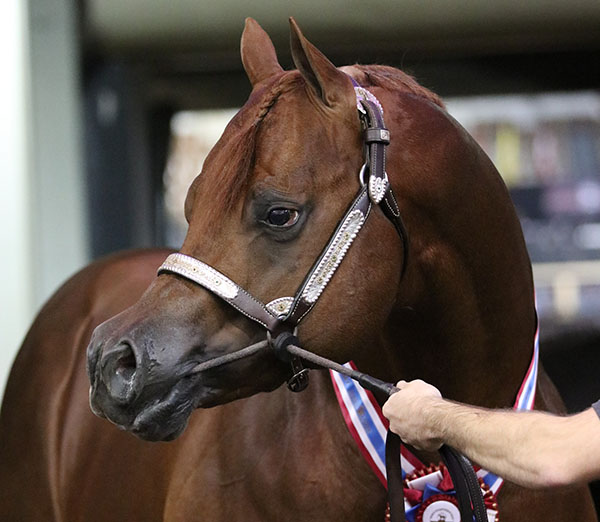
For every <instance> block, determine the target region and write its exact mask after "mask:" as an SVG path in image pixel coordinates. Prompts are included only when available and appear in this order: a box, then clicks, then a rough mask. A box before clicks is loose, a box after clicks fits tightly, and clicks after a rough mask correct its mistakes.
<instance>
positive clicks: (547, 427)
mask: <svg viewBox="0 0 600 522" xmlns="http://www.w3.org/2000/svg"><path fill="white" fill-rule="evenodd" d="M397 387H398V388H400V391H399V392H398V393H395V394H394V395H392V396H391V397H390V399H388V401H387V402H386V404H385V405H384V407H383V414H384V415H385V416H386V417H387V418H388V419H389V420H390V428H391V430H392V431H393V432H395V433H397V434H398V435H400V437H401V438H402V440H404V442H406V443H407V444H411V445H412V446H414V447H416V448H420V449H426V450H435V449H438V448H439V447H440V445H441V444H447V445H449V446H452V447H453V448H455V449H457V450H458V451H460V452H461V453H463V454H465V455H466V456H467V457H468V458H469V459H471V460H472V461H473V462H476V463H477V464H479V465H480V466H482V467H483V468H485V469H487V470H489V471H492V472H494V473H496V474H498V475H500V476H502V477H504V478H505V479H507V480H510V481H512V482H515V483H517V484H520V485H522V486H527V487H538V488H539V487H552V486H562V485H567V484H572V483H576V482H585V481H589V480H592V479H594V478H600V419H599V418H598V415H597V414H596V412H595V411H594V410H593V409H592V408H589V409H588V410H586V411H584V412H582V413H579V414H576V415H571V416H558V415H552V414H549V413H543V412H516V411H513V410H488V409H483V408H476V407H472V406H467V405H464V404H459V403H456V402H452V401H448V400H445V399H443V398H442V397H441V396H440V393H439V391H438V390H437V389H436V388H434V387H433V386H430V385H429V384H427V383H425V382H423V381H412V382H410V383H406V382H404V381H400V382H399V383H398V384H397Z"/></svg>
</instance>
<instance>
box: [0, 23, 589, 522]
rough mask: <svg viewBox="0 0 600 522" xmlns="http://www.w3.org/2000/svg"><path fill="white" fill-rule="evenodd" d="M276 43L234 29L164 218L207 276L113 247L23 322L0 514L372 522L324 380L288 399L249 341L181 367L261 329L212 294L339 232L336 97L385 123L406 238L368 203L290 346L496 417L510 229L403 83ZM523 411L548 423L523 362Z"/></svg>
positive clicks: (373, 493)
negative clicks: (240, 95) (243, 97)
mask: <svg viewBox="0 0 600 522" xmlns="http://www.w3.org/2000/svg"><path fill="white" fill-rule="evenodd" d="M291 42H292V55H293V59H294V63H295V64H296V66H297V70H293V71H284V70H282V68H281V67H280V65H279V63H278V61H277V58H276V55H275V50H274V48H273V45H272V43H271V41H270V40H269V38H268V36H267V35H266V34H265V33H264V31H263V30H262V29H261V28H260V27H259V26H258V24H256V22H254V21H252V20H248V21H247V23H246V28H245V30H244V34H243V37H242V43H241V53H242V61H243V64H244V68H245V70H246V72H247V74H248V77H249V79H250V81H251V83H252V86H253V90H252V93H251V95H250V98H249V100H248V102H247V103H246V104H245V105H244V107H243V108H242V109H241V110H240V112H239V113H238V114H237V115H236V116H235V117H234V119H233V120H232V121H231V122H230V124H229V125H228V126H227V128H226V130H225V132H224V134H223V136H222V137H221V139H220V140H219V142H218V143H217V145H216V146H215V147H214V148H213V150H212V151H211V153H210V155H209V157H208V158H207V160H206V161H205V164H204V166H203V169H202V172H201V174H200V175H199V176H198V177H197V178H196V180H195V181H194V182H193V184H192V186H191V187H190V189H189V192H188V196H187V200H186V204H185V211H186V217H187V220H188V222H189V230H188V233H187V236H186V239H185V241H184V244H183V246H182V248H181V253H182V254H183V255H185V256H187V258H190V259H195V260H197V261H198V262H199V263H201V264H199V265H197V266H199V267H200V268H201V269H202V270H204V268H205V267H208V268H210V267H212V269H214V272H210V271H208V272H207V274H204V275H203V276H202V277H203V278H204V279H202V281H203V282H204V283H205V284H204V286H203V285H199V284H197V283H196V282H194V281H193V280H191V279H190V278H188V277H183V276H181V275H178V274H176V273H174V272H173V271H168V270H167V271H164V270H163V271H161V273H160V275H158V276H156V270H157V268H158V267H159V266H160V265H161V263H162V262H163V261H164V259H165V258H166V257H167V255H168V254H169V252H166V251H142V252H133V253H126V254H121V255H118V256H116V257H111V258H108V259H105V260H103V261H99V262H97V263H95V264H93V265H91V266H90V267H88V268H86V269H84V270H83V271H82V272H80V273H79V274H77V275H76V276H74V277H73V278H72V279H71V280H70V281H69V282H67V283H66V285H65V286H64V287H63V288H61V289H60V290H59V291H58V292H57V294H56V295H55V296H54V297H53V298H52V299H51V300H50V301H49V302H48V304H47V305H46V306H45V307H44V309H43V310H42V311H41V313H40V314H39V316H38V318H37V319H36V321H35V323H34V325H33V326H32V328H31V330H30V332H29V334H28V335H27V338H26V340H25V342H24V345H23V347H22V349H21V351H20V353H19V355H18V357H17V360H16V361H15V365H14V368H13V371H12V374H11V376H10V379H9V382H8V385H7V390H6V396H5V401H4V404H3V408H2V416H1V419H0V442H1V444H0V463H1V466H0V491H2V495H1V498H0V519H2V520H11V521H19V520H23V521H38V520H39V521H42V520H43V521H68V522H75V521H85V522H96V521H98V522H100V521H108V520H110V521H124V520H137V521H148V522H151V521H169V522H174V521H193V520H202V521H210V522H220V521H223V522H225V521H231V520H248V521H257V522H258V521H261V522H269V521H273V522H274V521H283V520H285V521H296V520H297V521H305V520H318V521H324V522H326V521H339V520H346V521H348V522H354V521H356V522H358V521H378V520H383V519H384V514H385V509H386V491H385V488H384V487H383V486H382V484H381V483H380V481H379V479H378V478H377V477H376V476H375V474H374V473H373V472H372V470H371V469H370V467H369V466H368V465H367V463H366V462H365V460H364V459H363V456H362V454H361V451H360V450H359V449H358V448H357V446H356V444H355V442H354V440H353V438H352V436H351V434H350V433H349V432H348V429H347V427H346V424H345V422H344V418H343V415H342V413H341V412H340V407H339V405H338V402H337V399H336V396H335V393H334V390H333V388H332V385H331V381H330V377H329V375H328V374H327V373H326V372H322V371H313V372H312V373H311V378H310V385H309V386H308V388H307V389H306V390H305V391H303V392H302V393H299V394H293V393H291V392H289V391H288V390H287V388H286V387H285V386H282V384H283V383H284V382H285V381H286V380H287V379H288V378H289V376H290V366H289V364H288V363H286V362H285V361H282V360H280V359H279V358H278V357H277V356H276V355H275V354H274V353H273V352H272V351H271V350H269V349H265V350H261V351H258V352H257V353H255V354H253V355H251V356H249V357H247V358H244V359H240V360H238V361H234V362H231V363H230V364H228V365H224V366H219V367H216V368H213V369H209V370H206V371H203V372H198V371H195V369H196V368H198V365H199V364H202V363H203V362H206V361H209V360H212V359H214V358H216V357H220V356H223V355H227V354H232V353H234V352H236V351H238V350H240V349H242V348H244V347H246V346H248V345H252V344H254V343H256V342H259V341H262V340H264V339H265V336H266V332H265V327H264V326H263V325H261V324H260V323H259V322H257V321H256V320H253V319H251V318H249V317H247V315H245V314H244V313H241V312H244V310H245V309H244V307H242V308H241V311H240V310H238V309H236V308H235V307H233V306H231V303H230V302H227V300H226V299H223V295H222V294H220V293H219V292H221V293H222V290H216V288H217V286H219V285H221V284H223V283H225V284H226V285H228V284H229V283H232V284H234V288H239V289H245V290H247V291H248V295H251V296H253V297H254V298H256V302H257V303H258V304H259V305H260V303H270V302H272V301H273V300H274V299H276V298H280V297H282V296H294V295H296V291H297V289H298V288H300V287H302V285H303V281H305V277H306V275H307V274H308V273H310V272H311V267H314V266H315V260H319V259H322V257H321V254H322V253H323V250H324V248H325V246H326V245H328V243H329V242H330V240H331V238H332V235H333V236H334V238H335V237H337V236H336V234H337V232H336V233H335V234H334V231H336V230H338V228H336V227H338V224H339V223H340V222H341V221H342V220H343V219H345V218H344V216H346V215H347V211H348V206H349V205H350V203H351V202H352V201H353V199H354V198H355V197H356V194H357V192H358V191H360V190H361V189H360V187H361V181H360V179H359V172H360V171H361V167H362V165H363V163H364V162H365V156H364V150H363V135H362V129H361V119H360V118H359V116H358V111H357V97H356V89H355V87H356V85H358V86H360V87H361V88H363V89H366V90H368V92H369V93H371V94H372V95H373V96H374V98H376V99H377V100H378V102H380V104H381V106H382V108H383V111H384V114H385V122H386V124H387V128H388V129H389V131H390V135H391V142H390V145H389V147H388V150H387V158H386V162H385V171H386V172H387V176H388V177H389V183H390V185H391V187H392V189H393V193H394V194H395V199H396V200H397V208H398V209H399V210H400V213H401V216H402V220H403V223H404V227H405V230H406V232H407V234H408V238H409V240H408V242H406V241H405V240H403V238H402V237H401V235H399V234H398V233H397V229H396V227H394V226H393V223H391V222H390V219H389V218H388V216H387V215H386V213H385V212H384V210H385V209H383V208H382V207H381V205H376V204H373V205H372V208H370V210H369V213H368V219H365V220H364V223H363V224H362V229H361V231H360V234H356V237H355V238H353V242H352V245H351V248H349V249H348V250H347V252H345V257H344V258H343V261H341V262H340V263H337V262H335V263H334V264H336V269H335V273H333V271H329V272H326V274H325V275H326V276H327V275H328V276H331V277H330V279H331V280H330V281H329V284H328V285H327V287H326V288H324V289H323V288H322V289H321V290H322V292H321V294H320V295H319V296H318V301H316V302H315V303H314V308H313V309H312V310H311V312H310V313H309V314H307V315H306V316H305V317H303V318H302V320H301V321H299V322H298V328H297V336H298V338H299V339H300V341H301V343H302V345H303V346H304V347H305V348H307V349H309V350H311V351H312V352H315V353H317V354H320V355H322V356H326V357H328V358H332V359H334V360H337V361H339V362H345V361H348V360H353V361H354V363H355V364H356V365H357V366H358V368H360V369H361V370H362V371H364V372H367V373H369V374H371V375H374V376H376V377H378V378H380V379H382V380H384V381H389V382H394V381H395V380H398V379H400V378H404V379H413V378H424V379H426V380H427V381H429V382H432V383H433V384H435V385H436V386H437V387H438V388H440V390H441V391H442V393H443V394H444V395H445V396H446V397H449V398H451V399H455V400H459V401H463V402H468V403H471V404H477V405H481V406H487V407H510V406H512V404H513V402H514V399H515V396H516V394H517V392H518V390H519V388H520V386H521V383H522V380H523V377H524V375H525V374H526V372H527V369H528V367H529V365H530V362H531V357H532V349H533V344H534V336H535V331H536V316H535V307H534V302H533V285H532V276H531V267H530V262H529V258H528V255H527V251H526V248H525V244H524V241H523V236H522V233H521V230H520V225H519V222H518V219H517V217H516V215H515V211H514V208H513V206H512V204H511V201H510V198H509V196H508V193H507V191H506V188H505V186H504V185H503V183H502V181H501V179H500V177H499V175H498V173H497V172H496V170H495V168H494V167H493V165H492V164H491V162H490V161H489V159H488V158H487V157H486V156H485V154H484V153H483V152H482V151H481V149H480V148H479V147H478V146H477V145H476V144H475V142H474V141H473V140H472V139H471V137H470V136H469V135H468V134H467V133H466V132H465V131H464V129H462V128H461V127H460V125H458V124H457V123H456V122H455V121H454V120H453V119H452V118H451V117H450V116H448V114H447V113H446V112H445V110H444V107H443V104H442V102H441V101H440V100H439V99H438V97H437V96H435V95H434V94H432V93H431V92H429V91H427V90H426V89H424V88H423V87H421V86H419V85H418V84H417V83H416V82H415V81H414V80H413V79H412V78H410V77H409V76H407V75H405V74H404V73H402V72H401V71H399V70H397V69H393V68H389V67H383V66H351V67H344V68H341V69H337V68H336V67H334V66H333V65H332V64H331V62H329V60H327V58H326V57H325V56H324V55H323V54H322V53H321V52H320V51H318V50H317V49H316V48H315V47H314V46H313V45H312V44H310V42H308V41H307V40H306V38H305V37H304V36H303V35H302V33H301V32H300V30H299V29H298V27H297V25H296V24H295V23H294V22H293V21H292V23H291ZM369 161H375V159H374V158H369ZM408 244H409V245H410V248H409V249H408V250H407V245H408ZM327 252H329V250H327ZM327 252H325V254H326V253H327ZM328 270H329V269H328ZM211 278H212V279H211ZM207 281H208V283H207ZM211 285H212V286H213V288H212V289H211V288H208V289H207V288H206V286H211ZM236 285H239V287H238V286H236ZM228 295H229V294H228ZM231 295H233V294H231ZM98 325H100V326H98ZM92 332H93V335H92ZM90 337H91V340H90ZM86 346H87V347H88V348H87V357H86ZM86 359H87V360H86ZM86 364H87V368H88V372H89V376H90V381H91V389H90V397H89V402H90V404H91V407H92V409H93V411H94V412H95V413H96V414H97V416H98V417H97V416H94V415H93V414H92V413H91V411H90V408H89V405H88V385H89V384H90V382H88V378H87V377H86V370H85V368H86ZM535 406H536V408H538V409H548V410H551V411H560V409H561V401H560V398H559V397H558V394H557V393H556V391H555V389H554V387H553V385H552V384H551V382H550V381H549V379H548V378H547V376H546V375H545V373H544V371H543V369H540V372H539V379H538V383H537V395H536V399H535ZM198 408H201V410H200V411H197V412H194V410H196V409H198ZM99 417H105V418H106V419H108V421H110V422H107V421H106V420H103V419H101V418H99ZM111 423H112V424H111ZM115 425H116V426H115ZM117 428H120V429H117ZM128 432H132V433H134V434H135V435H137V437H134V436H132V435H131V434H130V433H128ZM172 439H176V440H172ZM152 441H170V442H168V443H167V442H164V443H158V444H157V443H155V442H152ZM417 455H418V456H419V457H420V458H421V460H423V461H424V462H437V461H438V460H439V456H437V455H428V454H421V453H418V452H417ZM498 502H499V506H500V507H499V510H500V519H501V520H502V521H506V522H514V521H522V520H528V521H531V522H542V521H547V520H557V521H570V520H578V521H584V522H588V521H594V520H596V516H595V514H594V510H593V506H592V503H591V499H590V496H589V492H588V491H587V489H586V488H584V487H580V488H573V489H570V490H568V491H563V490H555V491H527V490H524V489H522V488H519V487H517V486H515V485H513V484H509V483H507V484H505V485H504V487H503V488H502V489H501V490H500V493H499V495H498Z"/></svg>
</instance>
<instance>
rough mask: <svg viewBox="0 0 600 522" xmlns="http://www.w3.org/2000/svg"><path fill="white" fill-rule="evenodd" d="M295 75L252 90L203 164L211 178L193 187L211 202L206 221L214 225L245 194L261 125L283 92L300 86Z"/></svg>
mask: <svg viewBox="0 0 600 522" xmlns="http://www.w3.org/2000/svg"><path fill="white" fill-rule="evenodd" d="M295 72H296V71H291V72H289V73H285V74H282V75H280V76H278V77H277V78H276V79H274V81H272V82H271V83H269V84H267V85H266V86H264V87H263V88H261V89H259V90H258V91H253V93H252V94H251V95H250V98H249V100H248V101H247V102H246V104H245V105H244V107H242V109H241V110H240V112H238V114H236V116H234V118H233V119H232V120H231V122H230V123H229V124H228V125H227V127H226V129H225V132H224V133H223V136H222V138H221V139H220V140H219V142H218V143H217V144H216V145H215V147H214V148H213V149H212V150H211V152H210V153H209V156H208V157H207V160H206V164H207V165H210V170H211V174H210V177H208V176H207V175H206V174H205V173H203V174H202V175H200V176H199V177H198V178H197V182H195V183H194V185H195V186H194V188H193V190H197V191H202V192H204V193H205V194H206V195H207V201H210V209H207V210H208V212H209V214H210V216H206V217H208V221H211V222H214V219H211V218H216V217H218V216H221V215H224V214H225V213H227V212H230V211H231V210H232V209H233V207H234V206H235V204H236V203H237V202H238V201H239V198H240V197H241V195H242V194H244V193H245V190H246V188H247V184H248V182H249V180H250V178H251V173H252V171H253V166H254V162H255V153H256V143H257V139H258V134H259V130H260V128H261V124H262V122H263V121H264V119H265V117H266V116H267V114H269V112H270V110H271V109H272V107H273V106H274V105H275V103H276V102H277V101H278V100H279V98H280V97H281V96H282V95H283V94H284V93H286V92H289V91H291V90H293V89H294V88H295V87H297V86H299V85H301V81H300V76H299V75H298V74H295ZM213 230H214V228H213Z"/></svg>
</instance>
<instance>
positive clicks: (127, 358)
mask: <svg viewBox="0 0 600 522" xmlns="http://www.w3.org/2000/svg"><path fill="white" fill-rule="evenodd" d="M136 367H137V365H136V362H135V355H133V350H131V349H130V350H128V351H127V352H125V353H124V354H123V355H121V356H120V357H119V358H118V359H117V361H116V364H115V372H116V373H117V375H119V376H120V377H121V378H122V379H124V380H127V381H131V379H132V378H133V375H134V373H135V370H136Z"/></svg>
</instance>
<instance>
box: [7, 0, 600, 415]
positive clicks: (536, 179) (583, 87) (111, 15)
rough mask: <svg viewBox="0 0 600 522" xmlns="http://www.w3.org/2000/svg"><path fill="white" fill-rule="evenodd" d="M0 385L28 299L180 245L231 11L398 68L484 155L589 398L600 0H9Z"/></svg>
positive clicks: (599, 218) (233, 52)
mask: <svg viewBox="0 0 600 522" xmlns="http://www.w3.org/2000/svg"><path fill="white" fill-rule="evenodd" d="M0 14H1V16H0V41H1V42H2V49H3V52H2V54H1V56H0V65H1V70H3V71H4V73H3V80H2V82H1V83H0V92H1V93H2V96H0V103H1V105H2V117H1V118H0V128H1V139H0V158H1V159H0V161H1V162H2V168H1V169H0V173H1V176H2V178H1V179H2V182H1V190H0V219H1V223H2V226H1V227H0V230H1V234H2V236H1V238H0V239H1V241H0V244H1V245H2V254H3V255H2V261H1V268H2V270H1V271H0V272H1V277H2V304H1V305H0V306H1V309H0V393H1V390H2V389H3V386H4V382H5V378H6V375H7V374H8V370H9V367H10V364H11V362H12V359H13V357H14V355H15V353H16V350H17V349H18V346H19V344H20V342H21V340H22V338H23V336H24V334H25V332H26V330H27V328H28V325H29V324H30V322H31V321H32V319H33V317H34V316H35V313H36V312H37V310H38V309H39V307H40V306H41V304H42V303H43V302H44V301H45V300H46V299H47V298H48V297H49V296H50V295H51V293H52V292H53V291H54V290H56V288H58V286H59V285H60V284H61V283H62V282H63V281H64V280H65V279H66V278H67V277H69V276H70V275H71V274H72V273H74V272H75V271H76V270H78V269H79V268H80V267H82V266H84V265H85V264H86V263H88V262H89V261H91V260H93V259H96V258H98V257H99V256H103V255H106V254H108V253H111V252H114V251H117V250H122V249H126V248H133V247H146V246H151V245H169V246H173V247H178V246H179V244H180V242H181V239H182V237H183V234H184V232H185V224H184V222H183V220H182V208H183V203H182V201H183V197H184V194H185V191H186V188H187V185H188V184H189V182H190V180H191V179H192V178H193V177H194V176H195V175H196V174H197V173H198V172H199V171H200V168H201V165H202V161H203V159H204V157H205V155H206V152H207V151H208V150H209V149H210V147H211V146H212V144H213V143H214V142H215V141H216V139H217V138H218V136H219V134H220V132H221V131H222V129H223V127H224V125H225V123H226V122H227V121H228V119H229V118H230V117H231V116H232V114H234V112H235V110H236V108H238V107H240V106H241V105H242V104H243V103H244V101H245V99H246V97H247V95H248V93H249V90H250V86H249V83H248V81H247V79H246V77H245V75H244V73H243V70H242V66H241V62H240V59H239V51H238V49H239V38H240V35H241V32H242V28H243V24H244V18H245V17H246V16H252V17H254V18H255V19H257V20H258V21H259V23H261V24H262V25H263V27H264V28H265V29H266V30H267V31H268V32H269V33H270V35H271V36H272V38H273V40H274V43H275V45H276V47H277V49H278V52H279V56H280V61H281V63H282V64H283V65H284V67H287V68H290V67H292V64H291V59H290V54H289V46H288V38H289V36H288V34H289V33H288V22H287V19H288V16H290V15H293V16H294V17H296V20H297V21H298V22H299V24H300V26H301V27H302V29H303V31H304V33H305V34H306V35H307V37H308V38H309V39H310V40H311V41H313V43H315V44H316V45H317V46H318V47H319V48H320V49H321V50H322V51H323V52H325V54H326V55H327V56H328V57H329V58H330V59H331V60H332V61H333V62H334V63H336V64H337V65H344V64H351V63H355V62H360V63H373V62H377V63H384V64H389V65H394V66H398V67H401V68H403V69H404V70H405V71H407V72H409V73H410V74H412V75H414V76H415V77H416V78H417V79H418V81H419V82H421V83H422V84H423V85H425V86H427V87H429V88H431V89H432V90H434V91H435V92H437V93H438V94H440V95H441V96H443V97H444V98H445V100H446V101H447V104H448V109H449V110H450V112H451V113H452V114H453V115H454V116H455V117H456V118H457V119H458V120H459V121H460V122H461V123H463V125H464V126H465V127H466V128H467V129H468V130H469V131H470V132H471V133H472V134H473V136H474V137H475V138H476V139H477V140H478V141H479V142H480V144H481V145H482V147H483V148H484V149H485V150H486V152H487V153H488V154H489V155H490V157H491V158H492V159H493V161H494V162H495V163H496V165H497V167H498V169H499V170H500V172H501V174H502V176H503V177H504V179H505V181H506V183H507V185H508V186H509V188H510V191H511V194H512V196H513V200H514V202H515V205H516V207H517V210H518V212H519V215H520V217H521V220H522V224H523V230H524V233H525V236H526V239H527V242H528V245H529V250H530V254H531V257H532V260H533V262H534V272H535V279H536V285H537V297H538V303H539V309H540V315H541V322H542V330H541V332H542V354H543V358H544V362H545V364H546V366H547V368H548V370H549V371H550V373H551V374H552V376H553V377H554V379H555V381H556V382H557V384H558V385H559V387H560V388H561V391H562V392H563V395H564V396H565V399H566V401H567V405H568V407H569V409H570V410H572V411H574V410H577V409H581V408H584V407H586V406H587V405H589V404H590V402H591V401H592V400H594V399H595V398H598V397H600V380H599V379H598V378H597V376H596V372H595V370H596V368H598V367H599V366H598V362H599V361H600V354H599V351H600V342H599V339H600V334H599V332H600V318H599V312H600V65H599V64H600V2H598V0H571V1H570V2H565V1H564V0H497V1H495V2H481V1H479V0H446V1H442V0H438V1H435V0H434V1H431V2H422V1H418V0H371V1H364V0H363V1H360V2H359V1H357V0H343V1H342V0H329V1H328V2H321V1H316V0H304V1H301V2H299V1H295V2H290V1H285V0H278V1H267V0H254V1H253V2H247V1H243V0H221V1H219V2H207V1H205V0H127V1H123V0H4V2H3V3H2V7H0Z"/></svg>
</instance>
